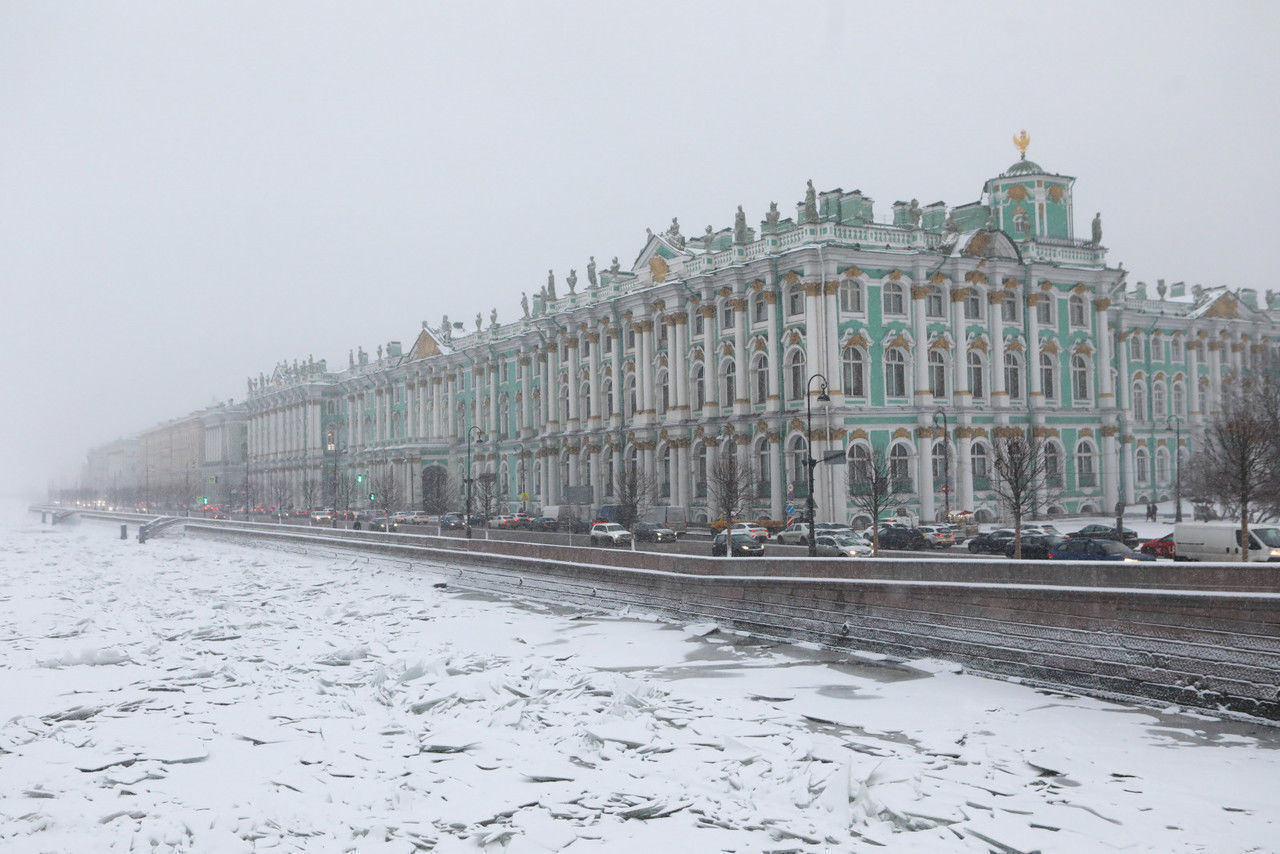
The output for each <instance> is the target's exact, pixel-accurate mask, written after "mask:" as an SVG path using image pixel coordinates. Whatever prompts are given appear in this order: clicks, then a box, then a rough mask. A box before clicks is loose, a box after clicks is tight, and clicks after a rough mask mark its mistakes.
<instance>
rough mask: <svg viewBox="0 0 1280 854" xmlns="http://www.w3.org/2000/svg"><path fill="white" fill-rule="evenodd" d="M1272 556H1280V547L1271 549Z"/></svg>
mask: <svg viewBox="0 0 1280 854" xmlns="http://www.w3.org/2000/svg"><path fill="white" fill-rule="evenodd" d="M1271 556H1272V557H1280V549H1272V550H1271Z"/></svg>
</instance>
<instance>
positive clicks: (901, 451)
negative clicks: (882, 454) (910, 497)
mask: <svg viewBox="0 0 1280 854" xmlns="http://www.w3.org/2000/svg"><path fill="white" fill-rule="evenodd" d="M889 480H890V481H891V482H892V483H893V484H894V488H895V489H896V490H897V491H899V492H914V491H915V488H914V486H913V485H912V482H911V452H910V451H909V450H907V446H906V445H903V444H901V443H899V444H896V445H894V446H893V447H892V448H890V449H889Z"/></svg>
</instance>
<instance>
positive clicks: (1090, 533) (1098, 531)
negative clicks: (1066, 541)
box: [1067, 525, 1138, 549]
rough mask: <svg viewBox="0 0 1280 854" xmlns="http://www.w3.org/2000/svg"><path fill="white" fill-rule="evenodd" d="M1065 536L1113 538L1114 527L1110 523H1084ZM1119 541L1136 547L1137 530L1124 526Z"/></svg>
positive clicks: (1132, 547)
mask: <svg viewBox="0 0 1280 854" xmlns="http://www.w3.org/2000/svg"><path fill="white" fill-rule="evenodd" d="M1067 537H1069V538H1070V539H1073V540H1074V539H1076V538H1077V537H1084V538H1086V539H1094V540H1115V539H1116V529H1115V528H1114V527H1113V526H1111V525H1085V526H1084V527H1083V528H1081V529H1080V530H1078V531H1072V532H1071V533H1070V534H1067ZM1120 541H1121V542H1123V543H1124V544H1125V545H1126V546H1128V547H1129V548H1131V549H1136V548H1137V547H1138V532H1137V531H1134V530H1132V529H1131V528H1125V529H1123V531H1122V534H1121V537H1120Z"/></svg>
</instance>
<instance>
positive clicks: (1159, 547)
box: [1138, 531, 1178, 560]
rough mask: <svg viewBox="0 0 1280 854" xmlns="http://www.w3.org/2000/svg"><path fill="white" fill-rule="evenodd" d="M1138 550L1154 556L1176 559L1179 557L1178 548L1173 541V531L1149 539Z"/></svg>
mask: <svg viewBox="0 0 1280 854" xmlns="http://www.w3.org/2000/svg"><path fill="white" fill-rule="evenodd" d="M1138 551H1140V552H1142V553H1143V554H1148V555H1151V556H1152V557H1167V558H1172V559H1174V560H1177V559H1178V549H1177V547H1176V546H1175V545H1174V543H1173V532H1172V531H1170V532H1169V533H1167V534H1165V535H1164V536H1163V537H1156V538H1155V539H1154V540H1147V541H1146V542H1145V543H1143V544H1142V547H1141V548H1140V549H1138Z"/></svg>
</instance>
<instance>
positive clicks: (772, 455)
mask: <svg viewBox="0 0 1280 854" xmlns="http://www.w3.org/2000/svg"><path fill="white" fill-rule="evenodd" d="M781 443H782V437H781V436H780V435H779V434H777V433H770V434H769V518H770V519H783V518H785V516H784V514H783V511H784V510H785V509H786V508H785V505H784V503H783V502H784V500H785V498H786V492H787V485H786V484H785V483H784V482H783V477H782V444H781Z"/></svg>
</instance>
